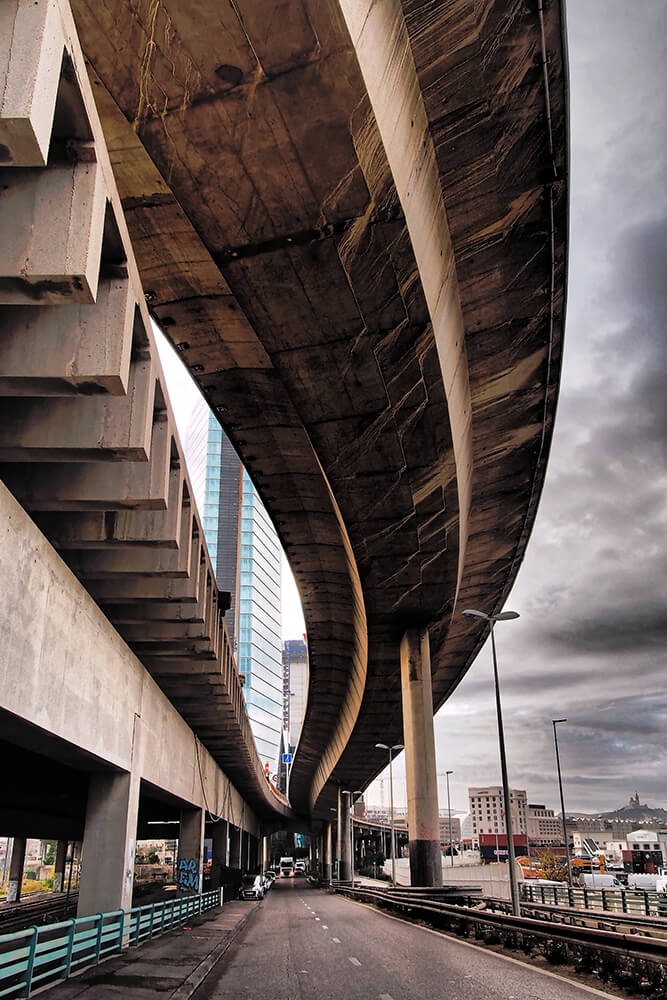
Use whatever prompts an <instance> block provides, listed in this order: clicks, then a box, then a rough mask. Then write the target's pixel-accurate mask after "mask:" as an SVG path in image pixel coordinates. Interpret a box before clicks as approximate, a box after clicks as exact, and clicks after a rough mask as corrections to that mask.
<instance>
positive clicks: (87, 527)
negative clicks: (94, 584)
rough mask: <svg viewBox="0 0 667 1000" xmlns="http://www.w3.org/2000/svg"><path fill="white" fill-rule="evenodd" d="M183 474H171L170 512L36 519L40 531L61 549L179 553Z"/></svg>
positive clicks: (58, 515)
mask: <svg viewBox="0 0 667 1000" xmlns="http://www.w3.org/2000/svg"><path fill="white" fill-rule="evenodd" d="M182 502H183V473H182V472H181V470H180V468H179V467H178V466H174V467H173V468H172V469H171V471H170V473H169V498H168V502H167V509H166V510H109V511H87V512H86V511H79V512H78V514H77V516H76V517H75V518H73V517H71V514H70V513H69V512H66V513H58V512H56V513H50V512H47V513H43V514H39V515H37V516H36V518H35V520H36V521H37V523H38V525H39V527H40V529H41V530H42V531H43V533H44V534H45V535H46V536H47V537H48V539H49V540H50V542H51V544H52V545H54V546H55V547H56V548H57V549H60V550H64V549H86V550H87V549H113V548H122V549H129V548H133V547H135V546H148V545H151V546H156V547H161V548H167V549H177V548H178V545H179V542H180V532H181V508H182Z"/></svg>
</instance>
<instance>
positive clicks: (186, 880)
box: [178, 858, 199, 892]
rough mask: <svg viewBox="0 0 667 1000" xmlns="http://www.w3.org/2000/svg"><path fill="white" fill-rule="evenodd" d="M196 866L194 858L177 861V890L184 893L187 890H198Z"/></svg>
mask: <svg viewBox="0 0 667 1000" xmlns="http://www.w3.org/2000/svg"><path fill="white" fill-rule="evenodd" d="M197 868H198V865H197V862H196V860H195V859H194V858H179V861H178V888H179V889H182V890H183V891H184V892H185V891H188V890H194V891H195V892H198V890H199V873H198V871H197Z"/></svg>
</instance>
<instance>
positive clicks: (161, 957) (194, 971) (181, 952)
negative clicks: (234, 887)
mask: <svg viewBox="0 0 667 1000" xmlns="http://www.w3.org/2000/svg"><path fill="white" fill-rule="evenodd" d="M258 906H259V903H256V902H247V901H241V900H234V901H232V902H229V903H225V904H224V906H223V907H221V908H219V909H215V910H210V911H209V912H208V913H205V914H204V915H203V916H201V917H195V918H193V920H192V922H191V924H188V925H186V926H185V927H182V928H178V929H177V930H174V931H170V932H169V933H168V934H165V935H164V936H163V937H160V938H158V939H156V940H155V941H149V942H147V943H146V944H144V945H141V946H140V947H139V948H129V949H128V950H127V951H125V952H124V953H123V954H122V955H119V956H118V957H116V958H112V959H110V960H109V961H108V962H103V963H102V964H101V965H98V966H96V967H95V968H93V969H88V970H87V971H86V972H84V973H82V975H80V976H76V977H75V978H73V979H69V980H68V981H67V982H66V983H62V984H61V985H59V986H54V987H53V989H51V990H47V991H45V992H44V993H43V994H41V995H42V996H43V997H45V998H48V1000H79V998H81V1000H110V998H111V997H125V998H126V1000H127V998H128V997H132V1000H158V998H159V1000H189V997H191V996H192V994H193V993H194V992H195V990H196V989H197V987H198V986H200V985H201V983H202V982H203V980H204V979H205V977H206V976H207V975H208V973H209V972H210V971H211V969H212V968H213V967H214V966H215V964H216V962H217V961H218V960H219V959H220V958H221V956H222V955H224V953H225V952H226V951H227V948H229V946H230V944H231V943H232V941H233V940H234V938H235V937H236V935H237V934H238V933H239V932H240V931H241V930H242V929H243V927H245V925H246V923H247V921H248V919H249V917H250V916H251V914H252V913H253V912H254V910H255V909H256V908H257V907H258Z"/></svg>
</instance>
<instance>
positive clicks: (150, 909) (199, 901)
mask: <svg viewBox="0 0 667 1000" xmlns="http://www.w3.org/2000/svg"><path fill="white" fill-rule="evenodd" d="M221 905H222V890H221V889H216V890H215V891H214V892H205V893H202V894H201V895H196V896H195V895H193V896H181V897H179V898H177V899H170V900H167V901H166V902H162V903H150V904H149V905H147V906H136V907H134V908H133V909H132V910H115V911H113V912H112V913H94V914H92V915H91V916H89V917H77V918H75V919H73V920H63V921H62V922H61V923H57V924H47V925H46V926H45V927H28V928H26V930H23V931H16V932H15V933H14V934H2V935H0V997H29V996H30V995H31V992H32V990H35V989H38V988H39V987H42V986H47V985H54V984H55V983H58V982H62V981H63V980H64V979H67V978H68V977H69V976H71V975H73V974H74V973H76V972H79V971H80V970H82V969H84V968H86V967H88V966H93V965H97V964H98V963H99V962H101V961H102V960H103V959H105V958H108V957H109V956H111V955H118V954H120V952H121V951H123V949H124V948H127V947H133V946H137V945H140V944H143V943H144V941H150V940H151V939H152V938H154V937H159V935H160V934H164V933H165V932H166V931H169V930H171V929H172V928H174V927H178V926H179V925H180V924H184V923H186V922H187V921H188V920H190V919H191V918H192V917H195V916H197V915H198V914H200V913H205V912H206V911H207V910H211V909H213V908H214V907H216V906H221Z"/></svg>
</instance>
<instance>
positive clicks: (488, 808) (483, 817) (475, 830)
mask: <svg viewBox="0 0 667 1000" xmlns="http://www.w3.org/2000/svg"><path fill="white" fill-rule="evenodd" d="M468 801H469V803H470V817H471V819H472V839H473V842H475V841H477V842H478V841H479V837H480V836H481V835H482V834H485V835H486V834H501V833H502V834H504V833H505V808H504V804H503V790H502V788H501V787H500V786H499V785H494V786H487V787H486V788H469V789H468ZM510 815H511V819H512V831H513V833H514V834H515V835H516V834H524V835H525V834H526V832H527V821H528V800H527V797H526V793H525V791H522V790H519V789H517V788H510Z"/></svg>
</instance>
